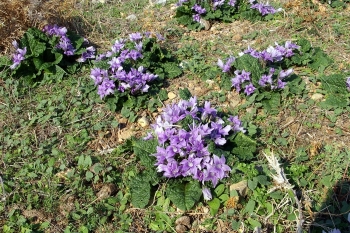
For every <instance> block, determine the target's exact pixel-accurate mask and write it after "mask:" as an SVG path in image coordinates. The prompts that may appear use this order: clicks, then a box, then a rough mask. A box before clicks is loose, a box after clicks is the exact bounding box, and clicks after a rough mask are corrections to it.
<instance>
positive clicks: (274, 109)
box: [261, 92, 281, 114]
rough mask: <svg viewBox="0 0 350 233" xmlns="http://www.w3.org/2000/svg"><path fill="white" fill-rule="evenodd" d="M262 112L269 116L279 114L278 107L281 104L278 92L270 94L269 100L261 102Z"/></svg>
mask: <svg viewBox="0 0 350 233" xmlns="http://www.w3.org/2000/svg"><path fill="white" fill-rule="evenodd" d="M261 103H262V104H263V107H264V110H265V111H266V112H268V113H270V114H277V113H278V112H279V106H280V104H281V94H280V93H278V92H272V93H271V96H270V98H269V99H264V100H263V101H261Z"/></svg>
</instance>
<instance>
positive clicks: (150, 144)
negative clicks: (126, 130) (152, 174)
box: [132, 139, 158, 168]
mask: <svg viewBox="0 0 350 233" xmlns="http://www.w3.org/2000/svg"><path fill="white" fill-rule="evenodd" d="M157 145H158V141H157V139H153V140H147V141H145V140H143V139H139V140H133V142H132V146H133V149H134V153H135V155H136V156H137V157H138V158H139V159H140V161H141V164H142V165H144V166H145V167H149V168H151V167H154V163H155V157H154V156H150V155H152V154H154V153H156V151H157Z"/></svg>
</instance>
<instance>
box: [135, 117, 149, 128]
mask: <svg viewBox="0 0 350 233" xmlns="http://www.w3.org/2000/svg"><path fill="white" fill-rule="evenodd" d="M137 123H138V124H139V125H140V126H141V127H143V128H144V127H147V126H149V120H148V119H147V117H141V118H140V119H138V121H137Z"/></svg>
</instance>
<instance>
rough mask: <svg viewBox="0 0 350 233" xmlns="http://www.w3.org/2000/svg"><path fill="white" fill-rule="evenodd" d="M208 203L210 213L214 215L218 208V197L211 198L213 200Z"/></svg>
mask: <svg viewBox="0 0 350 233" xmlns="http://www.w3.org/2000/svg"><path fill="white" fill-rule="evenodd" d="M208 205H209V207H210V214H211V215H215V214H216V213H217V212H218V211H219V208H220V200H219V199H218V198H213V200H211V201H208Z"/></svg>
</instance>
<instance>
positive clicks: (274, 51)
mask: <svg viewBox="0 0 350 233" xmlns="http://www.w3.org/2000/svg"><path fill="white" fill-rule="evenodd" d="M299 49H300V46H298V45H297V44H294V43H292V42H291V41H286V43H285V44H284V46H282V45H279V44H278V43H277V42H275V47H273V46H269V47H268V48H267V49H265V50H263V51H261V52H259V51H257V50H255V49H252V48H250V47H248V49H246V50H244V51H243V52H242V53H240V55H244V54H249V55H251V56H253V57H255V58H259V59H262V60H264V61H266V62H279V61H282V60H283V59H284V58H286V57H292V56H293V55H294V50H299Z"/></svg>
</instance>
